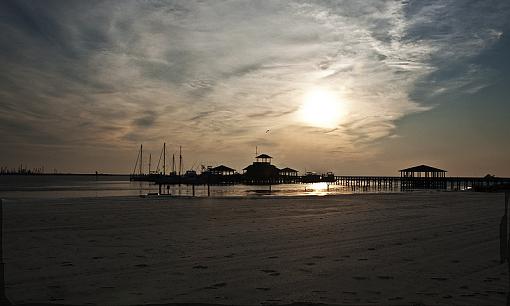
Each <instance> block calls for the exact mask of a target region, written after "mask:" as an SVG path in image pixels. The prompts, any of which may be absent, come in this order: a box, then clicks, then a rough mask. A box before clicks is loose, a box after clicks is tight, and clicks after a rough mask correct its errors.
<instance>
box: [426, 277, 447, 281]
mask: <svg viewBox="0 0 510 306" xmlns="http://www.w3.org/2000/svg"><path fill="white" fill-rule="evenodd" d="M430 279H432V280H438V281H445V280H448V278H447V277H431V278H430Z"/></svg>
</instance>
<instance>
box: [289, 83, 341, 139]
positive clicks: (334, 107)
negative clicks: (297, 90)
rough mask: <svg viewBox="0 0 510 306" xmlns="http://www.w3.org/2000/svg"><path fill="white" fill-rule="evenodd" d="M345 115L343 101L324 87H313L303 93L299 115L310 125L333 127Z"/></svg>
mask: <svg viewBox="0 0 510 306" xmlns="http://www.w3.org/2000/svg"><path fill="white" fill-rule="evenodd" d="M344 115H345V103H344V102H343V101H341V100H340V99H339V97H338V96H337V95H335V94H334V93H333V92H331V91H329V90H326V89H314V90H312V91H310V92H309V93H308V94H307V95H305V97H304V99H303V104H302V105H301V108H300V111H299V116H300V118H301V119H302V120H303V121H304V122H305V123H306V124H309V125H311V126H315V127H320V128H327V129H331V128H335V127H336V126H337V125H338V124H339V123H340V120H341V119H342V117H343V116H344Z"/></svg>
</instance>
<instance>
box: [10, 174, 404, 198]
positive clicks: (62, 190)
mask: <svg viewBox="0 0 510 306" xmlns="http://www.w3.org/2000/svg"><path fill="white" fill-rule="evenodd" d="M210 188H211V189H210V190H211V196H248V195H260V196H297V195H331V194H350V193H358V192H399V191H400V190H399V189H398V188H394V189H385V188H382V189H381V188H379V189H378V188H374V187H371V188H366V187H365V188H359V187H358V188H356V189H353V188H352V187H348V186H341V185H329V187H328V184H326V183H314V184H282V185H273V186H247V185H233V186H211V187H210ZM149 192H158V186H156V185H154V184H152V183H149V182H131V181H129V176H98V177H96V176H81V175H44V176H23V175H3V176H2V175H0V198H4V199H10V198H66V197H107V196H133V195H136V196H138V195H145V194H147V193H149ZM162 192H163V193H170V194H172V195H182V196H186V195H189V196H191V195H192V187H191V186H186V185H182V186H180V187H179V186H170V189H168V190H167V189H166V188H165V189H164V190H162ZM195 195H196V196H207V187H206V186H196V187H195Z"/></svg>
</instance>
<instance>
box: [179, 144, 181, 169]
mask: <svg viewBox="0 0 510 306" xmlns="http://www.w3.org/2000/svg"><path fill="white" fill-rule="evenodd" d="M181 171H182V146H179V175H181Z"/></svg>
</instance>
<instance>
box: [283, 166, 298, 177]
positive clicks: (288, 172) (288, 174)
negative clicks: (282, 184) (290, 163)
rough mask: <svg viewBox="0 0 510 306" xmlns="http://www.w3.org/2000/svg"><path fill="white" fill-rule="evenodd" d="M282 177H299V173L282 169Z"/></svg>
mask: <svg viewBox="0 0 510 306" xmlns="http://www.w3.org/2000/svg"><path fill="white" fill-rule="evenodd" d="M280 175H283V176H297V175H298V171H297V170H294V169H292V168H289V167H287V168H283V169H280Z"/></svg>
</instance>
